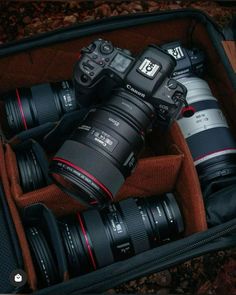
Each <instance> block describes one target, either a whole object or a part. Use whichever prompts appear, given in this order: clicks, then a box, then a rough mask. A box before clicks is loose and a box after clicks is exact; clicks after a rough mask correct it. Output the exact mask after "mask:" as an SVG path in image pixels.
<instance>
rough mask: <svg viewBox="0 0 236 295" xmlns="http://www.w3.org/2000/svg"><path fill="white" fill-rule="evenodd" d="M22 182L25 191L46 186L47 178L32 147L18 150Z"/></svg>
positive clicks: (17, 156) (17, 155) (18, 163)
mask: <svg viewBox="0 0 236 295" xmlns="http://www.w3.org/2000/svg"><path fill="white" fill-rule="evenodd" d="M16 160H17V166H18V170H19V175H20V182H21V186H22V190H23V192H24V193H26V192H30V191H33V190H36V189H39V188H41V187H44V186H46V179H45V177H44V174H43V171H42V168H41V166H40V165H39V162H38V160H37V157H36V156H35V153H34V151H33V150H32V149H28V150H24V151H23V150H21V151H17V152H16Z"/></svg>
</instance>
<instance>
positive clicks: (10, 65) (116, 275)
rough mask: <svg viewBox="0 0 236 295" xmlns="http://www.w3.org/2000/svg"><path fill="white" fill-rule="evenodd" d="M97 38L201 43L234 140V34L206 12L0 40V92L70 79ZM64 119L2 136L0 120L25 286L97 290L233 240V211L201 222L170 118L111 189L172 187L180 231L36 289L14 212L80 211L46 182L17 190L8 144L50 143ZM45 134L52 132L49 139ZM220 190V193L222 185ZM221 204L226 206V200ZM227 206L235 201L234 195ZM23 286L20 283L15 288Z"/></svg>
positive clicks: (131, 43) (132, 45)
mask: <svg viewBox="0 0 236 295" xmlns="http://www.w3.org/2000/svg"><path fill="white" fill-rule="evenodd" d="M99 37H100V38H103V39H107V40H110V41H112V42H113V43H114V44H115V45H117V46H119V47H120V48H128V49H129V50H130V51H131V52H133V53H138V52H140V51H141V49H143V48H144V47H145V46H146V45H148V44H150V43H155V44H157V45H161V44H163V43H167V42H171V41H175V40H180V41H181V42H182V43H183V44H184V45H185V46H187V47H190V48H191V47H192V46H196V47H199V48H201V49H203V50H204V51H205V52H206V56H207V73H206V77H207V81H208V83H209V84H210V87H211V89H212V91H213V93H214V95H215V97H217V98H218V100H219V103H220V106H221V108H222V109H223V112H224V114H225V115H226V118H227V120H228V122H229V125H230V127H231V130H232V133H233V135H234V137H235V138H236V117H235V106H236V91H235V90H236V74H235V73H236V66H235V63H236V54H234V53H232V52H234V50H235V47H234V46H235V45H233V44H235V43H234V40H227V37H226V36H224V34H223V32H222V31H221V29H220V28H219V27H218V26H217V25H216V24H215V23H214V22H213V21H212V20H211V19H210V18H209V17H208V16H206V15H205V14H203V13H202V12H200V11H197V10H178V11H167V12H161V13H149V14H135V15H129V16H119V17H113V18H109V19H104V20H99V21H94V22H89V23H83V24H80V25H75V26H72V27H69V28H66V29H59V30H56V31H54V32H49V33H45V34H42V35H38V36H35V37H32V38H27V39H24V40H21V41H18V42H14V43H11V44H6V45H2V46H1V47H0V73H1V78H0V93H2V92H5V91H7V90H10V89H13V88H15V87H21V86H26V87H27V86H31V85H34V84H38V83H44V82H47V81H50V82H52V81H59V80H63V79H70V78H71V76H72V69H73V64H74V63H75V61H76V60H77V56H78V53H79V51H80V49H81V48H82V47H83V46H85V45H87V44H89V43H90V42H91V41H92V40H94V39H96V38H99ZM3 104H4V102H3V101H0V111H1V117H3V116H2V114H3ZM78 121H79V119H78ZM65 122H66V123H65V125H63V124H64V123H63V124H62V123H61V122H56V123H55V122H54V123H53V124H51V125H50V124H49V125H45V126H40V127H36V128H35V130H34V131H31V132H32V133H30V134H27V133H24V134H20V135H18V136H15V137H13V138H9V137H8V136H5V134H4V124H5V122H4V121H1V124H2V130H3V131H1V133H2V134H1V135H2V138H3V141H2V143H1V146H0V169H1V171H0V178H1V182H2V183H3V188H4V193H5V196H6V200H7V202H8V206H9V209H10V212H11V215H12V219H13V222H14V224H15V229H16V233H17V236H18V239H19V244H20V249H21V252H22V257H23V261H24V270H25V271H26V272H27V275H28V285H29V286H28V289H27V291H30V292H32V291H34V292H35V294H42V295H43V294H54V293H58V294H78V293H99V292H103V291H105V290H107V289H109V288H112V287H115V286H117V285H119V284H121V283H123V282H126V281H128V280H131V279H134V278H137V277H140V276H143V275H147V274H150V273H152V272H157V271H160V270H163V269H165V268H168V267H170V266H172V265H175V264H178V263H180V262H183V261H185V260H188V259H190V258H193V257H196V256H199V255H202V254H204V253H208V252H210V251H216V250H218V249H224V248H229V247H234V246H236V213H235V214H234V216H232V215H233V214H231V216H230V219H229V220H224V221H225V222H222V223H221V224H218V225H214V226H212V227H211V228H208V227H207V222H206V220H207V216H206V210H205V208H204V203H203V196H202V193H201V190H200V185H199V181H198V178H197V174H196V171H195V168H194V165H193V161H192V158H191V155H190V151H189V150H188V147H187V145H186V142H185V140H184V138H183V136H182V134H181V132H180V129H179V127H178V125H177V124H176V123H174V124H173V126H172V127H171V129H170V131H169V132H168V133H167V134H165V135H163V134H159V132H158V131H155V132H154V133H153V134H152V138H151V139H150V142H152V145H151V146H152V147H156V151H158V155H156V154H155V153H154V154H153V150H152V151H151V152H150V151H148V150H147V151H145V152H146V154H144V155H143V158H142V159H141V160H140V161H139V163H138V166H137V168H136V170H135V172H134V174H133V175H132V176H131V177H129V178H128V179H127V180H126V182H125V184H124V186H123V187H122V188H121V190H120V192H119V193H118V195H117V200H121V199H125V198H127V197H130V196H134V195H137V196H140V197H145V196H148V195H151V194H152V195H153V194H160V193H163V192H166V191H168V190H172V189H174V190H176V191H177V194H178V202H179V204H180V206H181V207H182V210H183V215H184V219H185V225H186V230H185V233H184V237H182V238H181V239H179V240H177V241H174V242H170V243H168V244H166V245H162V246H160V247H157V248H154V249H152V250H149V251H146V252H144V253H141V254H139V255H136V256H134V257H132V258H130V259H128V260H124V261H120V262H116V263H114V264H112V265H109V266H107V267H104V268H102V269H99V270H96V271H93V272H91V273H88V274H86V275H83V276H81V277H76V278H73V279H70V278H69V276H68V273H67V272H66V271H65V273H64V275H63V282H62V283H60V284H57V285H54V286H52V287H49V288H44V289H39V288H38V286H37V276H36V272H35V268H34V264H33V261H32V257H31V254H30V251H29V245H28V243H27V240H26V237H25V232H24V227H23V223H22V222H23V219H22V218H23V214H21V215H19V212H22V211H23V210H24V208H30V206H34V204H35V203H43V204H44V205H45V206H46V207H47V208H49V210H51V211H50V212H53V213H54V214H55V216H61V215H67V214H69V213H72V212H75V210H82V209H83V206H81V205H80V204H78V202H76V201H75V200H73V199H68V198H69V197H68V196H67V195H65V194H64V193H62V192H61V191H60V190H59V189H58V188H57V187H56V186H55V185H54V184H49V185H48V186H47V187H45V188H42V189H39V190H37V191H33V192H30V193H27V194H23V192H22V188H21V187H20V183H19V173H18V171H17V165H16V158H15V154H14V147H15V146H17V145H18V144H19V143H22V142H23V141H24V140H26V139H28V138H30V137H34V134H37V135H38V134H40V135H41V134H42V133H45V134H47V135H46V136H45V137H44V144H46V145H47V144H50V143H53V141H54V139H55V138H57V136H58V135H59V134H60V130H63V126H66V127H65V130H66V132H68V125H67V123H68V122H67V119H65ZM58 126H59V127H58ZM37 128H39V129H37ZM40 128H41V129H40ZM43 128H45V129H43ZM57 128H59V131H58V130H57ZM60 128H62V129H60ZM42 130H43V131H42ZM49 131H50V132H49ZM50 134H51V135H52V134H54V135H55V136H54V137H50ZM36 137H37V136H36ZM49 150H50V148H49ZM230 189H232V188H231V187H230ZM222 194H224V196H225V198H227V191H224V192H222ZM231 196H233V193H232V192H231ZM221 197H222V196H221ZM223 205H224V206H227V202H224V204H223ZM234 205H235V206H236V201H234ZM230 206H232V205H230ZM27 210H28V209H27ZM32 212H34V210H33V209H30V210H29V211H28V213H27V218H28V219H29V220H30V218H32V216H31V215H32V214H33V213H32ZM48 214H49V215H50V214H51V213H48ZM0 264H2V262H1V261H0ZM25 290H26V289H24V288H23V289H22V290H21V291H25ZM0 291H2V290H0Z"/></svg>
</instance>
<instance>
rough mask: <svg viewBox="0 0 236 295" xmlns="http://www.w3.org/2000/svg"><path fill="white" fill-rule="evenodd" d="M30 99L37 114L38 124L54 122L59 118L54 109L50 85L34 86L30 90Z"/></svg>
mask: <svg viewBox="0 0 236 295" xmlns="http://www.w3.org/2000/svg"><path fill="white" fill-rule="evenodd" d="M31 92H32V99H33V102H34V104H35V108H36V111H37V114H38V122H39V124H40V125H41V124H44V123H47V122H56V121H58V120H59V118H60V114H59V110H58V109H57V107H56V103H55V100H54V99H55V98H54V93H53V91H52V88H51V86H50V84H42V85H36V86H33V87H32V88H31Z"/></svg>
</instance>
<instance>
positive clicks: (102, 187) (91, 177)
mask: <svg viewBox="0 0 236 295" xmlns="http://www.w3.org/2000/svg"><path fill="white" fill-rule="evenodd" d="M52 160H53V161H58V162H61V163H64V164H66V165H68V166H70V167H72V168H74V169H75V170H77V171H79V172H80V173H82V174H84V175H85V176H87V177H88V178H90V179H91V180H92V181H93V182H95V183H96V184H97V185H98V186H99V187H100V188H101V189H102V190H103V191H104V192H105V193H106V194H107V195H108V197H109V198H110V199H111V200H113V195H112V193H111V192H110V191H109V189H108V188H107V187H105V186H104V185H103V184H102V183H101V182H100V181H99V180H97V179H96V178H95V177H94V176H93V175H91V174H90V173H88V172H87V171H85V170H84V169H82V168H80V167H78V166H76V165H74V164H73V163H71V162H69V161H67V160H64V159H62V158H58V157H55V158H53V159H52Z"/></svg>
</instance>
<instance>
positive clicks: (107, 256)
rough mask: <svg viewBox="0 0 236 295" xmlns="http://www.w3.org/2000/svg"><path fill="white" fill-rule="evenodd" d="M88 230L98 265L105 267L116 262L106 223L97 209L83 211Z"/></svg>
mask: <svg viewBox="0 0 236 295" xmlns="http://www.w3.org/2000/svg"><path fill="white" fill-rule="evenodd" d="M83 217H84V222H85V224H86V229H87V232H88V233H89V237H90V239H91V241H92V247H93V251H94V253H95V256H96V260H97V263H98V267H103V266H106V265H109V264H112V263H113V262H114V257H113V254H112V250H111V244H110V241H109V239H108V236H107V235H106V232H105V225H104V223H103V222H102V218H101V216H100V214H99V212H98V211H97V210H88V211H85V212H83Z"/></svg>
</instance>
